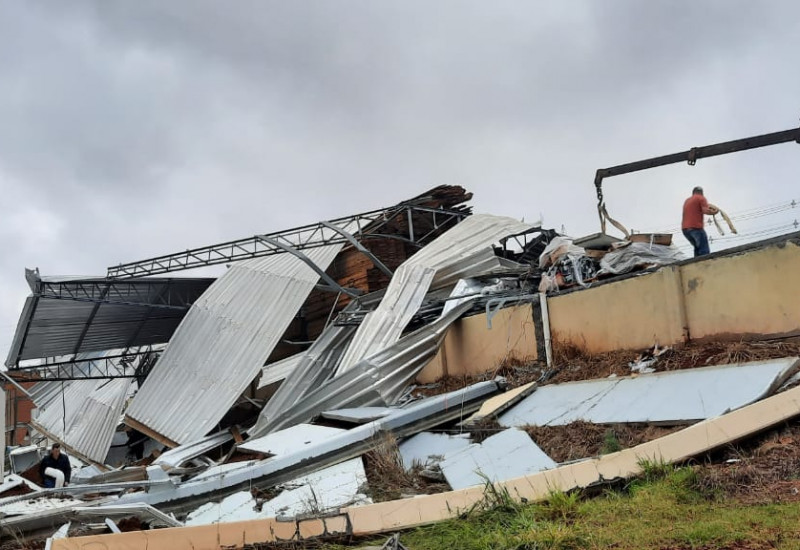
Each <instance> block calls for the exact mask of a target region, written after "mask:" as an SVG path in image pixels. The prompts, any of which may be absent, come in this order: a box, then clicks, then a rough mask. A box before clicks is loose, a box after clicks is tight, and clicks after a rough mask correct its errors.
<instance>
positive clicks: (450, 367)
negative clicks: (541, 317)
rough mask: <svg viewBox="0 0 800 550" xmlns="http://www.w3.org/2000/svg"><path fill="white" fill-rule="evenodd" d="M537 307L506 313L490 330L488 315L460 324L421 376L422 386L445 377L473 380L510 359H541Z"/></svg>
mask: <svg viewBox="0 0 800 550" xmlns="http://www.w3.org/2000/svg"><path fill="white" fill-rule="evenodd" d="M535 329H536V327H535V326H534V321H533V306H532V305H531V304H524V305H520V306H516V307H510V308H506V309H502V310H500V311H499V312H497V314H496V315H495V316H494V317H492V328H491V329H490V328H488V326H487V322H486V314H481V315H473V316H472V317H465V318H463V319H459V320H458V321H456V322H455V323H454V324H453V325H452V326H451V327H450V330H449V331H448V332H447V335H446V336H445V339H444V342H443V344H442V347H441V348H440V350H439V353H437V354H436V356H435V357H434V358H433V359H432V360H431V362H430V363H428V365H427V366H425V368H424V369H423V370H422V372H420V374H419V375H418V376H417V381H418V382H420V383H422V384H427V383H430V382H434V381H436V380H438V379H440V378H442V377H443V376H456V377H459V376H465V375H466V376H470V375H473V374H481V373H484V372H487V371H491V370H493V369H495V368H497V367H498V366H499V365H500V364H501V363H502V362H503V361H504V360H506V359H509V358H516V359H525V360H527V359H530V360H534V359H536V358H537V356H538V355H537V342H536V330H535Z"/></svg>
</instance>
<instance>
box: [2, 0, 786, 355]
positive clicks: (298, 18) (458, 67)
mask: <svg viewBox="0 0 800 550" xmlns="http://www.w3.org/2000/svg"><path fill="white" fill-rule="evenodd" d="M799 54H800V2H796V1H795V0H782V1H780V0H776V1H766V2H752V1H749V0H746V1H736V0H719V1H683V2H675V1H655V0H649V1H647V2H642V1H635V0H630V1H611V0H603V1H602V2H601V1H585V2H580V1H569V2H563V1H562V2H556V1H551V2H543V1H540V2H529V1H526V2H522V1H520V2H500V1H493V2H485V1H482V2H478V1H475V2H469V1H465V0H458V1H448V2H444V1H438V2H432V1H430V0H426V1H424V2H423V1H420V2H411V1H403V2H383V1H381V2H375V1H371V2H367V1H349V2H341V1H340V2H334V1H330V0H326V1H318V2H301V1H284V2H269V1H264V0H257V1H256V0H253V1H245V0H238V1H236V2H219V1H217V2H211V1H205V0H192V1H188V0H187V1H178V0H171V1H165V0H153V1H147V0H137V1H136V2H129V1H125V2H123V1H109V0H97V1H96V2H89V1H86V2H83V1H70V2H62V1H56V0H54V1H52V2H39V1H32V0H18V1H14V0H0V201H2V203H0V204H2V215H0V251H1V252H2V254H0V355H2V359H4V358H5V354H6V349H7V347H8V344H9V343H10V340H11V338H12V336H13V329H14V327H15V325H16V322H17V319H18V316H19V312H20V310H21V307H22V303H23V301H24V299H25V297H26V295H27V294H28V292H29V291H28V288H27V285H26V284H25V280H24V276H23V269H24V268H25V267H37V266H38V267H39V268H40V270H41V272H42V274H45V275H84V274H88V275H103V274H105V268H106V267H107V266H109V265H112V264H115V263H119V262H124V261H132V260H138V259H144V258H146V257H150V256H154V255H158V254H162V253H169V252H176V251H179V250H184V249H187V248H192V247H196V246H202V245H206V244H212V243H215V242H220V241H226V240H231V239H235V238H240V237H246V236H250V235H253V234H255V233H259V232H266V231H272V230H278V229H281V228H288V227H292V226H296V225H301V224H304V223H309V222H313V221H317V220H320V219H328V218H334V217H338V216H343V215H347V214H350V213H356V212H360V211H364V210H370V209H373V208H378V207H382V206H388V205H391V204H393V203H395V202H397V201H399V200H402V199H404V198H407V197H410V196H413V195H416V194H419V193H421V192H423V191H425V190H426V189H428V188H429V187H431V186H433V185H438V184H460V185H463V186H464V187H466V188H467V189H469V190H470V191H472V192H474V194H475V198H474V200H473V205H474V207H475V209H476V211H480V212H490V213H496V214H504V215H509V216H513V217H517V218H522V217H524V218H525V220H526V221H535V220H538V219H539V218H540V217H542V218H543V221H544V223H545V225H548V226H551V227H556V228H559V229H560V228H561V226H562V225H563V226H565V229H566V231H567V232H568V233H569V234H571V235H573V236H580V235H584V234H588V233H593V232H596V231H597V230H598V221H597V215H596V211H595V194H594V188H593V177H594V172H595V170H596V169H597V168H600V167H605V166H610V165H614V164H618V163H622V162H627V161H631V160H638V159H640V158H646V157H650V156H655V155H660V154H666V153H671V152H676V151H681V150H685V149H688V148H689V147H691V146H699V145H705V144H709V143H714V142H717V141H722V140H728V139H735V138H740V137H746V136H750V135H756V134H761V133H767V132H773V131H777V130H783V129H788V128H791V127H796V126H797V125H798V124H800V122H799V121H798V119H799V118H800V55H799ZM799 178H800V148H798V146H797V145H782V146H778V147H773V148H770V149H764V150H760V151H755V152H747V153H740V154H738V155H733V156H729V157H721V158H717V159H711V160H702V161H700V162H699V163H698V164H697V166H695V167H694V168H689V167H686V166H685V165H680V166H674V167H670V168H661V169H658V170H653V171H649V172H646V173H640V174H637V175H632V176H625V177H620V178H613V179H609V180H607V181H606V184H605V189H606V196H607V202H608V206H609V209H610V211H611V214H612V215H613V216H614V217H616V218H617V219H619V220H620V221H622V222H623V223H624V224H626V225H627V226H628V227H633V228H639V229H651V230H653V229H660V228H670V227H673V226H675V225H677V224H678V223H679V222H680V208H681V204H682V201H683V199H684V198H685V197H686V196H687V195H688V194H689V192H690V189H691V187H692V186H693V185H696V184H701V185H703V186H705V188H706V196H707V197H708V198H709V200H710V201H711V202H713V203H716V204H718V205H719V206H721V207H722V208H724V209H725V210H727V211H729V212H731V213H736V212H741V211H744V210H748V209H753V208H757V207H760V206H767V205H771V204H778V203H784V204H785V203H788V202H789V201H791V199H797V198H800V185H798V179H799ZM798 217H800V213H799V212H798V210H797V209H795V210H791V211H787V212H782V213H781V214H778V215H773V216H761V217H759V218H757V219H753V220H748V221H742V226H741V227H740V229H741V230H742V233H743V234H744V233H747V232H755V231H757V230H759V229H762V228H769V227H776V226H784V225H786V224H788V223H790V222H792V221H793V220H794V219H795V218H798ZM676 242H677V243H678V244H685V243H684V242H683V240H682V237H677V238H676ZM721 244H723V243H722V241H720V242H719V243H718V245H717V248H719V246H720V245H721ZM729 244H730V243H729ZM736 244H738V242H736ZM713 248H715V247H714V245H712V249H713Z"/></svg>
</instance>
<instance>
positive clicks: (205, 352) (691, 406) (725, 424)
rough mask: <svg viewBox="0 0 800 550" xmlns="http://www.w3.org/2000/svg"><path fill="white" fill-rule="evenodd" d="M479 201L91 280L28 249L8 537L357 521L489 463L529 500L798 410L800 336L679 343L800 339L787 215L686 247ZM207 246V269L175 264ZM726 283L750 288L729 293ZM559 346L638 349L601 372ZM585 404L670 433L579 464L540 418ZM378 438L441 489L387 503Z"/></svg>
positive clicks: (601, 421)
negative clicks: (42, 462) (45, 265)
mask: <svg viewBox="0 0 800 550" xmlns="http://www.w3.org/2000/svg"><path fill="white" fill-rule="evenodd" d="M470 197H471V194H469V193H467V192H466V191H465V190H464V189H462V188H460V187H452V186H441V187H437V188H434V189H432V190H431V191H429V192H427V193H425V194H423V195H420V196H418V197H415V198H413V199H411V200H409V201H405V202H403V203H400V204H398V205H396V206H393V207H390V208H385V209H381V210H376V211H371V212H368V213H363V214H357V215H354V216H348V217H344V218H339V219H337V220H330V221H325V222H319V223H316V224H310V225H307V226H303V227H300V228H296V229H291V230H286V231H279V232H275V233H272V234H268V235H257V236H254V237H252V238H248V239H242V240H239V241H231V242H227V243H222V244H220V245H214V246H209V247H203V248H198V249H194V250H189V251H185V252H181V253H177V254H172V255H165V256H160V257H156V258H151V259H148V260H144V261H141V262H132V263H128V264H122V265H118V266H112V267H110V268H109V270H108V274H107V276H106V277H93V278H81V279H74V278H72V279H65V278H51V277H43V276H41V275H40V274H39V273H38V272H36V271H28V272H27V273H26V275H27V278H28V280H29V283H30V286H31V290H32V295H31V296H30V297H29V298H28V300H27V301H26V304H25V307H24V309H23V312H22V314H21V317H20V323H19V325H18V329H17V332H16V334H15V336H14V341H13V343H12V346H11V351H10V353H9V357H8V359H7V361H6V366H7V367H8V371H7V372H6V373H5V374H6V375H7V376H10V377H12V378H14V379H15V381H16V382H15V383H16V384H18V385H19V384H21V383H22V384H24V385H25V387H19V388H18V389H17V390H15V391H24V392H25V393H27V394H28V395H29V396H30V398H31V400H32V401H33V403H34V405H35V411H34V414H33V415H32V418H31V419H30V426H29V427H27V428H26V437H27V438H28V441H27V442H28V443H30V445H29V446H21V447H18V448H15V449H14V450H13V451H12V454H11V456H10V459H11V460H10V462H11V465H12V470H13V473H12V474H10V475H9V476H7V477H6V478H4V481H3V484H2V485H0V536H2V537H8V538H12V537H16V538H17V539H20V538H21V539H34V538H37V537H39V538H41V537H50V536H52V537H53V540H52V541H51V547H52V548H70V549H78V548H91V547H92V544H98V543H103V544H142V545H147V546H148V547H149V548H157V547H164V548H167V547H176V545H178V546H180V544H185V545H186V547H187V548H189V547H192V548H219V547H221V546H238V547H242V546H244V545H246V544H259V543H264V544H266V543H270V542H279V541H286V540H292V541H299V540H305V539H310V538H315V537H325V536H330V535H335V534H347V535H366V534H370V533H377V532H383V531H385V530H395V529H401V528H405V527H411V526H414V525H420V524H423V523H427V522H430V521H437V520H440V519H445V518H449V517H455V516H457V514H458V513H459V510H464V509H465V508H466V507H468V506H472V505H474V504H475V503H477V502H479V501H480V498H481V495H482V494H483V485H484V484H485V483H486V482H487V481H488V482H492V483H497V484H500V485H502V486H504V487H506V488H508V489H509V490H510V493H511V495H512V496H513V497H514V498H526V499H536V498H543V496H546V494H547V492H548V491H549V490H552V488H560V489H563V490H571V489H574V488H581V487H587V486H590V485H593V484H597V483H602V482H607V481H609V480H612V479H615V478H620V477H627V476H631V475H636V473H637V471H638V470H637V468H638V467H639V466H638V464H639V459H640V458H641V457H654V458H661V459H665V460H669V461H678V460H683V459H685V458H688V457H691V456H697V455H699V454H702V453H704V452H707V451H708V450H710V449H712V448H714V447H716V446H719V445H722V444H724V443H727V442H729V441H732V440H734V439H737V438H741V437H745V436H748V435H750V434H753V433H756V432H758V431H759V430H763V429H765V428H768V427H769V426H772V425H775V424H776V423H778V422H781V421H783V420H785V419H787V418H792V417H793V416H795V415H800V406H798V402H800V401H798V399H800V398H798V397H797V388H795V387H794V386H795V385H796V383H797V376H796V373H797V371H798V369H800V359H798V357H797V354H798V352H800V347H794V348H792V347H782V346H778V347H774V348H773V347H771V348H769V349H770V350H773V351H772V352H771V353H770V354H769V355H768V356H760V357H750V356H742V357H741V358H740V357H738V356H737V357H734V358H733V360H723V359H719V360H713V359H714V358H713V357H709V358H708V360H706V359H703V360H704V361H706V362H704V363H703V362H699V360H698V359H697V357H695V356H692V358H691V360H690V359H684V360H683V362H682V363H680V364H678V365H673V364H672V363H670V360H671V359H670V358H673V360H674V361H678V360H679V358H680V357H681V356H680V352H679V350H680V349H681V346H686V345H690V344H691V343H692V342H695V341H698V340H701V341H702V340H704V339H705V340H706V341H708V340H715V339H719V338H723V337H725V338H730V337H731V335H736V337H737V338H744V337H745V336H747V337H749V338H758V339H761V340H766V339H769V338H775V337H780V338H783V339H785V338H787V337H791V336H797V335H800V313H798V312H797V310H796V308H794V309H791V308H787V307H785V305H784V304H785V302H786V301H787V300H788V301H789V302H791V301H792V300H794V302H793V303H794V304H796V303H798V302H800V300H798V298H800V296H798V295H797V292H798V291H797V289H796V287H794V286H792V285H789V284H787V282H786V280H785V273H786V272H788V271H789V270H792V269H796V268H798V267H800V235H798V234H795V235H789V236H785V237H782V238H780V239H775V240H771V241H765V242H762V243H758V244H756V245H751V246H748V247H743V248H740V249H734V250H731V251H726V252H723V253H718V254H716V255H713V256H711V257H708V258H704V259H701V260H685V259H683V258H682V257H681V256H680V254H678V253H676V252H675V249H674V248H673V247H670V246H667V245H659V244H656V243H652V242H651V243H631V242H630V241H621V242H619V241H616V240H614V239H611V240H610V241H608V240H606V241H603V239H600V242H598V241H597V239H595V240H594V242H589V241H591V240H589V241H587V240H584V241H583V242H581V241H579V240H578V241H573V240H571V239H568V238H565V237H563V236H560V235H557V234H556V233H555V232H554V231H549V230H545V229H543V228H541V227H538V226H534V225H531V224H526V223H524V222H520V221H517V220H514V219H511V218H507V217H502V216H494V215H487V214H472V212H471V210H470V208H469V207H468V206H465V204H464V203H465V202H467V201H468V200H469V199H470ZM579 244H582V245H583V246H579ZM638 244H642V246H641V247H640V246H637V245H638ZM222 264H226V265H228V266H229V267H228V269H227V270H226V271H225V272H224V274H223V275H221V276H220V277H218V278H216V279H213V278H203V279H199V278H194V279H192V278H182V277H174V276H170V277H165V275H166V274H170V273H174V272H177V271H182V270H185V269H191V268H194V267H201V266H207V265H222ZM608 266H610V268H608ZM732 272H735V274H736V275H735V277H733V276H732V275H731V273H732ZM753 278H758V280H759V281H761V284H760V285H751V283H752V281H751V279H753ZM740 281H741V282H740ZM741 285H751V286H748V287H747V288H748V290H751V291H752V292H751V294H752V293H758V294H759V295H758V296H750V297H749V298H746V299H745V300H749V302H748V303H747V304H744V306H743V305H742V304H741V301H742V300H743V298H741V297H739V295H740V294H741V288H742V286H741ZM753 289H756V290H755V291H754V290H753ZM732 296H737V297H739V301H738V302H737V301H735V300H732ZM776 296H777V297H776ZM754 303H756V304H758V306H756V307H754V306H753V304H754ZM741 307H746V308H748V309H749V316H748V318H747V319H743V318H741V316H739V315H738V312H739V311H740V309H739V308H741ZM654 344H655V347H654ZM574 349H581V350H583V352H586V353H595V354H597V353H604V352H616V351H618V350H644V349H647V350H651V351H649V352H648V353H647V354H644V355H642V356H641V357H638V358H636V360H632V361H631V362H630V364H627V363H622V364H620V363H619V362H617V363H615V364H613V365H612V370H611V371H601V370H600V369H599V367H597V365H596V364H595V363H594V362H592V361H588V362H587V364H586V366H585V367H581V364H580V361H578V360H577V359H576V357H577V356H568V355H565V354H566V353H567V351H569V350H574ZM565 357H567V359H564V358H565ZM751 359H752V360H751ZM755 359H762V360H760V361H756V360H755ZM676 366H677V370H676ZM667 371H669V372H667ZM609 374H612V375H613V377H612V378H608V377H607V376H608V375H609ZM686 388H692V390H691V391H687V390H686ZM575 422H588V423H593V424H596V425H615V424H627V425H635V424H641V423H657V424H659V425H667V426H670V427H671V428H673V429H674V431H673V432H672V433H670V434H669V435H668V436H665V437H664V438H661V439H657V440H654V441H648V442H645V443H642V444H641V445H639V446H638V447H634V448H631V449H625V450H622V451H621V452H619V453H613V454H610V455H607V456H603V457H600V458H597V457H595V456H581V457H577V458H580V459H582V460H580V461H578V462H573V461H572V460H570V461H567V462H563V461H559V460H557V459H555V458H554V457H553V456H551V455H552V454H553V453H552V449H550V448H548V447H547V446H546V445H544V442H542V441H537V439H536V438H535V437H533V438H532V437H531V436H530V435H529V434H532V433H534V430H535V429H540V428H548V429H559V428H562V427H567V426H570V425H573V424H574V423H575ZM12 428H13V429H15V430H17V429H19V430H22V429H23V428H24V426H21V425H18V424H15V425H13V426H12ZM12 435H14V434H12ZM47 441H58V442H60V443H61V444H62V445H63V446H64V447H65V448H66V450H67V453H68V454H69V455H70V457H71V459H72V460H73V461H74V462H75V464H74V473H73V478H72V483H71V484H69V485H68V486H63V487H56V488H45V487H43V486H42V479H40V478H39V474H38V468H37V464H38V461H39V459H40V457H41V454H42V452H44V451H43V444H44V443H46V442H47ZM387 449H388V451H387ZM387 452H388V454H389V455H390V456H393V457H395V458H391V459H390V460H389V462H390V463H392V464H394V465H395V466H396V467H397V468H399V469H400V470H401V471H403V472H404V474H403V475H414V476H418V477H419V479H420V480H421V481H420V483H419V486H420V487H427V489H425V490H424V491H423V492H430V493H432V494H428V495H426V496H418V497H417V498H413V499H401V500H399V501H398V500H392V499H389V500H390V502H383V501H384V500H387V499H385V498H384V497H383V496H382V494H381V492H380V486H381V479H380V474H379V473H376V470H375V468H374V462H375V460H377V457H379V456H380V453H387ZM545 488H547V491H546V490H545ZM130 518H134V519H135V521H134V522H133V524H134V525H135V526H136V528H134V529H133V531H131V532H127V533H118V531H120V530H129V529H131V527H130V526H129V525H130V522H128V523H124V522H125V521H127V520H129V519H130ZM102 520H104V521H102ZM123 524H124V525H123ZM65 526H66V527H65ZM122 527H125V529H122ZM176 530H179V531H176ZM109 531H111V534H109ZM177 534H180V536H179V537H177V538H176V535H177ZM115 537H116V538H115ZM177 540H180V541H183V542H176V541H177Z"/></svg>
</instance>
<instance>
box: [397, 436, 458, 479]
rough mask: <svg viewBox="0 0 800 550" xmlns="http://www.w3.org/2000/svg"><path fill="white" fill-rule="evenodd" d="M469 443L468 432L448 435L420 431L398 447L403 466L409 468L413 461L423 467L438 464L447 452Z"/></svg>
mask: <svg viewBox="0 0 800 550" xmlns="http://www.w3.org/2000/svg"><path fill="white" fill-rule="evenodd" d="M471 444H472V443H471V442H470V440H469V434H468V433H464V434H456V435H450V434H437V433H431V432H422V433H418V434H417V435H413V436H411V437H409V438H408V439H406V440H405V441H403V442H402V443H400V445H399V446H398V449H399V451H400V458H401V459H402V460H403V467H404V468H405V469H406V470H410V469H411V468H412V467H413V466H414V464H415V463H417V464H420V465H421V466H425V467H427V466H432V465H433V464H438V463H439V462H441V461H442V460H443V459H444V457H445V455H447V454H448V453H452V452H455V451H460V450H462V449H466V448H467V447H469V446H470V445H471Z"/></svg>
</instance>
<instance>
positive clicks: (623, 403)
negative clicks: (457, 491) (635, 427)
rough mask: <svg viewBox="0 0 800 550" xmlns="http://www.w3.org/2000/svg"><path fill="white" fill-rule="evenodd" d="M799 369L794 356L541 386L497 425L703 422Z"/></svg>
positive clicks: (764, 393) (748, 400)
mask: <svg viewBox="0 0 800 550" xmlns="http://www.w3.org/2000/svg"><path fill="white" fill-rule="evenodd" d="M799 365H800V361H799V360H798V358H797V357H786V358H782V359H771V360H768V361H756V362H752V363H745V364H739V365H725V366H714V367H704V368H698V369H686V370H680V371H670V372H659V373H655V374H644V375H641V376H635V377H621V378H605V379H602V380H587V381H581V382H568V383H566V384H554V385H552V386H541V387H539V388H538V389H537V390H536V391H535V392H533V394H531V395H530V396H529V397H527V398H525V399H524V400H523V401H522V402H520V403H519V404H517V405H516V406H514V407H512V408H511V409H510V410H509V411H507V412H506V413H504V414H502V415H501V416H500V418H499V422H500V424H501V425H503V426H509V427H512V426H525V425H533V426H561V425H565V424H569V423H571V422H575V421H577V420H585V421H587V422H593V423H595V424H612V423H625V422H631V423H634V422H675V423H683V422H692V421H697V420H704V419H706V418H712V417H715V416H719V415H721V414H724V413H725V412H728V411H731V410H734V409H738V408H740V407H743V406H745V405H748V404H750V403H752V402H754V401H757V400H758V399H761V398H763V397H765V396H767V395H769V394H771V393H772V392H774V391H775V390H776V389H777V388H778V387H779V386H780V385H781V383H782V382H783V381H784V380H785V379H786V378H787V377H788V376H790V375H791V374H792V373H793V372H794V371H795V370H796V369H797V367H798V366H799Z"/></svg>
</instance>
